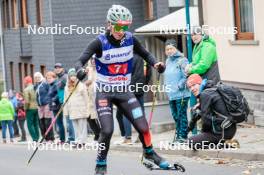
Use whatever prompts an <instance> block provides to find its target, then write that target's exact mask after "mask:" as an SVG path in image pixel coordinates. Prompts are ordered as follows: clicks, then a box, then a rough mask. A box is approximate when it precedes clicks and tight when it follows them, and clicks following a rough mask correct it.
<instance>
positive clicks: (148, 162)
mask: <svg viewBox="0 0 264 175" xmlns="http://www.w3.org/2000/svg"><path fill="white" fill-rule="evenodd" d="M141 162H142V164H143V165H144V166H145V167H146V168H147V169H149V170H151V171H152V170H167V171H180V172H185V168H184V167H183V166H182V165H181V164H179V163H174V164H173V165H171V164H169V163H168V162H167V161H166V160H165V159H163V158H162V157H160V156H159V155H158V154H157V153H156V152H155V151H154V150H151V151H150V152H146V151H144V153H143V156H142V159H141Z"/></svg>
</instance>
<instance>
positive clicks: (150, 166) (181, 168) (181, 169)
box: [143, 161, 185, 172]
mask: <svg viewBox="0 0 264 175" xmlns="http://www.w3.org/2000/svg"><path fill="white" fill-rule="evenodd" d="M143 165H144V166H145V167H146V168H147V169H149V170H150V171H155V170H165V171H179V172H185V168H184V166H183V165H181V164H179V163H174V164H173V165H169V166H168V167H166V168H161V167H158V166H157V165H155V164H154V163H152V162H146V161H144V162H143Z"/></svg>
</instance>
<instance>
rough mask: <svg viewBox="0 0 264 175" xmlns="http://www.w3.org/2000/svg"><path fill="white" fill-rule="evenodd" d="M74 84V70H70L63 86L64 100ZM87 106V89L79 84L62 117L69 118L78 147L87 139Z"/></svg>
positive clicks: (75, 81) (75, 78) (75, 80)
mask: <svg viewBox="0 0 264 175" xmlns="http://www.w3.org/2000/svg"><path fill="white" fill-rule="evenodd" d="M76 83H77V77H76V71H75V69H70V70H69V72H68V81H67V84H66V86H65V92H64V100H65V99H67V97H68V96H69V95H70V93H71V92H72V91H73V90H74V87H75V85H76ZM87 106H88V93H87V89H86V86H85V84H83V83H82V82H79V84H78V86H77V87H76V89H75V90H74V92H73V94H72V96H71V97H70V99H69V101H68V102H67V103H66V105H65V106H64V109H63V114H64V116H69V117H70V119H71V120H72V122H73V127H74V132H75V139H76V143H77V144H78V146H82V145H84V144H85V142H86V139H87V118H88V117H89V113H88V109H87Z"/></svg>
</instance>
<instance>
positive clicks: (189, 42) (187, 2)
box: [185, 0, 192, 62]
mask: <svg viewBox="0 0 264 175" xmlns="http://www.w3.org/2000/svg"><path fill="white" fill-rule="evenodd" d="M185 13H186V26H187V53H188V55H187V57H188V60H189V62H192V38H191V22H190V0H185Z"/></svg>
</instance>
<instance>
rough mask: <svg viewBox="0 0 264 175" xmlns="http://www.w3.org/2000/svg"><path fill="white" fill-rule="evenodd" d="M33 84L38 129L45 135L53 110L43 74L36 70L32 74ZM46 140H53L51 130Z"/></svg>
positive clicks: (47, 85)
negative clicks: (38, 122) (38, 120)
mask: <svg viewBox="0 0 264 175" xmlns="http://www.w3.org/2000/svg"><path fill="white" fill-rule="evenodd" d="M34 80H35V86H34V89H35V91H36V98H37V104H38V114H39V119H40V130H41V134H42V136H44V135H45V132H46V130H47V129H48V128H49V126H50V124H51V122H52V118H53V116H54V115H53V112H52V111H51V110H50V107H49V103H50V101H51V99H50V96H49V95H48V93H49V84H48V83H47V82H46V80H45V79H44V77H43V75H42V74H41V73H40V72H36V73H35V74H34ZM45 140H46V141H50V142H53V141H54V134H53V130H51V131H50V132H49V133H48V135H47V136H46V138H45Z"/></svg>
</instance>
